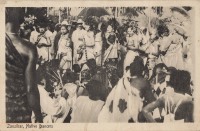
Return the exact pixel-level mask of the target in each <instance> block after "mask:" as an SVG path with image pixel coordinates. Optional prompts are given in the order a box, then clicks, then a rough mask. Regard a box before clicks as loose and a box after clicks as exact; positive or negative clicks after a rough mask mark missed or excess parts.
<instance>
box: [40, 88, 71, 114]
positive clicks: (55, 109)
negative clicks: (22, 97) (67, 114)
mask: <svg viewBox="0 0 200 131" xmlns="http://www.w3.org/2000/svg"><path fill="white" fill-rule="evenodd" d="M38 89H39V93H40V105H41V109H42V111H43V112H44V113H46V114H48V115H59V114H60V113H62V112H63V110H64V109H65V107H66V106H67V102H66V100H65V99H64V98H62V97H61V98H60V99H59V101H57V100H54V99H52V98H51V97H50V96H49V95H48V92H47V91H46V90H45V89H44V88H43V87H38Z"/></svg>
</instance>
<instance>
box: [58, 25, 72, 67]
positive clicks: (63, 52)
mask: <svg viewBox="0 0 200 131" xmlns="http://www.w3.org/2000/svg"><path fill="white" fill-rule="evenodd" d="M61 33H62V35H61V37H60V40H59V42H58V52H57V58H58V59H59V60H60V68H62V69H72V65H71V64H72V49H71V48H70V46H71V40H70V38H69V32H68V30H67V25H62V26H61Z"/></svg>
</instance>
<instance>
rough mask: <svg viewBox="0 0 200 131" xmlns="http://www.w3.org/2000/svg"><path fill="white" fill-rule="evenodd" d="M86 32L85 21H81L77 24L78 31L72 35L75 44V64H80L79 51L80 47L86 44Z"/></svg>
mask: <svg viewBox="0 0 200 131" xmlns="http://www.w3.org/2000/svg"><path fill="white" fill-rule="evenodd" d="M85 34H86V31H85V30H84V29H83V21H82V20H81V19H79V20H78V21H77V24H76V30H75V31H74V32H73V33H72V42H73V64H78V59H79V57H80V55H79V54H77V50H78V48H79V46H80V45H83V43H84V39H83V38H84V35H85Z"/></svg>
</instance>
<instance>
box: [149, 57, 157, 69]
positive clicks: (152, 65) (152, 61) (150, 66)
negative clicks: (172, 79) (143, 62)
mask: <svg viewBox="0 0 200 131" xmlns="http://www.w3.org/2000/svg"><path fill="white" fill-rule="evenodd" d="M155 65H156V62H155V60H154V59H149V60H148V69H153V68H154V67H155Z"/></svg>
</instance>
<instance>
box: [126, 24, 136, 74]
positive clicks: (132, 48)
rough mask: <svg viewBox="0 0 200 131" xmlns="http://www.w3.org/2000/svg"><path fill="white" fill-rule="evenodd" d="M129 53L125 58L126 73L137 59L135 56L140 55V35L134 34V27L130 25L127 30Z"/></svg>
mask: <svg viewBox="0 0 200 131" xmlns="http://www.w3.org/2000/svg"><path fill="white" fill-rule="evenodd" d="M126 41H127V50H128V52H127V54H126V57H125V60H124V73H125V72H126V68H127V66H130V64H131V63H132V62H133V60H134V59H135V56H138V55H139V54H138V48H139V41H138V36H137V35H136V34H134V29H133V27H129V28H128V30H127V36H126Z"/></svg>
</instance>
